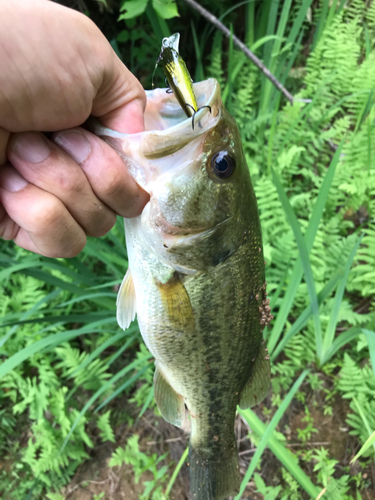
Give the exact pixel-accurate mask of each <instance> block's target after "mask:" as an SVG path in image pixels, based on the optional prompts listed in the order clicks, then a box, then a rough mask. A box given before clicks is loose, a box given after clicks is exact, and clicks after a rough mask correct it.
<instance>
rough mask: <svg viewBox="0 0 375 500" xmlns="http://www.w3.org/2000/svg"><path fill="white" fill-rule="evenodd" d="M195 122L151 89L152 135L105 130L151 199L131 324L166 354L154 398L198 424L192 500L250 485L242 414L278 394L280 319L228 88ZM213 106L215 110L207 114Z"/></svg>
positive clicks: (130, 285)
mask: <svg viewBox="0 0 375 500" xmlns="http://www.w3.org/2000/svg"><path fill="white" fill-rule="evenodd" d="M194 92H195V95H196V97H197V103H198V107H202V109H201V110H199V111H198V112H197V113H196V116H195V123H196V126H195V128H194V129H193V128H192V119H191V118H186V116H185V114H184V111H183V109H182V108H181V106H180V105H179V104H178V102H177V100H176V98H175V96H174V95H173V94H168V93H166V89H156V90H154V91H151V92H147V107H146V112H145V124H146V130H145V132H142V133H138V134H132V135H125V134H120V133H117V132H114V131H111V130H109V129H105V128H101V129H97V130H96V133H97V134H98V135H100V136H102V137H103V138H104V139H105V140H106V141H107V142H108V143H109V144H111V145H112V146H113V147H114V148H115V149H116V150H117V151H118V152H119V154H120V155H121V157H122V158H123V160H124V162H125V164H126V166H127V168H128V169H129V171H130V173H131V174H132V175H133V177H134V179H135V180H136V181H137V182H138V183H139V184H140V186H142V188H143V189H145V190H146V191H147V192H148V193H149V194H150V201H149V203H148V204H147V205H146V207H145V208H144V210H143V212H142V214H141V215H140V216H139V217H137V218H134V219H128V220H125V232H126V244H127V249H128V257H129V269H128V271H127V273H126V276H125V278H124V281H123V283H122V285H121V288H120V290H119V294H118V301H117V308H118V309H117V318H118V322H119V324H120V326H121V327H122V328H127V327H128V326H129V324H130V322H131V321H132V320H133V319H134V317H135V314H137V316H138V323H139V328H140V331H141V333H142V336H143V339H144V341H145V343H146V345H147V347H148V349H149V350H150V351H151V353H152V354H153V356H154V357H155V366H156V369H155V377H154V384H155V400H156V402H157V405H158V407H159V409H160V412H161V414H162V415H163V417H164V418H165V419H166V420H167V421H168V422H170V423H172V424H174V425H177V426H181V425H182V424H183V421H184V418H185V406H186V407H187V408H188V410H189V414H190V418H191V437H190V452H189V464H190V478H191V491H192V495H193V498H195V499H197V500H217V499H221V498H225V497H226V496H229V495H234V494H235V493H236V492H237V491H238V488H239V481H240V477H239V466H238V451H237V446H236V442H235V436H234V420H235V415H236V407H237V405H238V404H239V405H240V406H241V408H248V407H250V406H252V405H254V404H256V403H258V402H260V401H261V400H262V399H263V397H264V396H265V395H266V393H267V391H268V387H269V379H270V366H269V357H268V355H267V352H266V349H265V347H264V344H263V340H262V331H263V329H264V327H265V325H266V324H267V323H268V322H269V321H270V319H271V313H270V307H269V300H268V299H267V294H266V282H265V273H264V257H263V250H262V238H261V229H260V223H259V216H258V209H257V202H256V198H255V194H254V190H253V187H252V184H251V180H250V175H249V170H248V167H247V165H246V161H245V158H244V154H243V151H242V145H241V139H240V134H239V131H238V128H237V125H236V123H235V121H234V119H233V118H232V117H231V116H230V115H229V113H228V112H227V110H226V109H225V107H224V106H223V103H222V100H221V97H220V88H219V84H218V82H217V81H216V80H214V79H208V80H205V81H203V82H199V83H195V84H194ZM203 106H209V108H208V107H205V108H203Z"/></svg>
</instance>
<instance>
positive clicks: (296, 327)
mask: <svg viewBox="0 0 375 500" xmlns="http://www.w3.org/2000/svg"><path fill="white" fill-rule="evenodd" d="M342 275H343V272H342V271H341V270H340V271H338V272H337V273H335V274H334V275H333V276H332V278H331V279H330V280H329V282H328V283H327V284H326V285H325V286H324V288H323V289H322V290H321V291H320V292H319V293H318V304H319V305H320V304H323V302H324V301H325V299H326V298H327V297H329V295H330V293H331V292H332V290H333V289H334V288H335V286H336V285H337V283H338V282H339V280H340V278H341V277H342ZM311 315H312V309H311V305H309V306H307V307H306V308H305V309H304V310H303V312H302V313H301V314H300V315H299V316H298V318H297V319H296V321H295V322H294V323H293V325H292V326H291V327H290V329H289V330H288V332H287V333H286V334H285V336H284V337H283V339H282V340H281V341H280V342H279V343H278V344H277V347H276V349H275V350H274V352H273V353H272V355H271V361H274V360H275V359H276V357H277V356H278V355H279V354H280V353H281V351H282V350H283V349H284V347H285V346H286V345H287V343H288V342H289V341H290V340H291V339H292V338H293V337H294V335H295V334H296V333H298V332H299V331H300V330H301V329H302V328H303V327H304V326H305V325H306V324H307V322H308V320H309V319H310V318H311Z"/></svg>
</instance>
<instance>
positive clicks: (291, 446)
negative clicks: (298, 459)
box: [285, 441, 330, 448]
mask: <svg viewBox="0 0 375 500" xmlns="http://www.w3.org/2000/svg"><path fill="white" fill-rule="evenodd" d="M327 444H330V441H317V442H315V443H290V444H289V443H288V444H286V445H285V446H286V447H287V448H293V447H295V446H320V445H327Z"/></svg>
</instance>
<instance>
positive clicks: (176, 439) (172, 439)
mask: <svg viewBox="0 0 375 500" xmlns="http://www.w3.org/2000/svg"><path fill="white" fill-rule="evenodd" d="M175 441H182V437H178V438H170V439H165V440H164V441H163V443H174V442H175ZM158 443H159V441H148V442H147V443H146V444H147V445H149V446H151V445H153V444H158Z"/></svg>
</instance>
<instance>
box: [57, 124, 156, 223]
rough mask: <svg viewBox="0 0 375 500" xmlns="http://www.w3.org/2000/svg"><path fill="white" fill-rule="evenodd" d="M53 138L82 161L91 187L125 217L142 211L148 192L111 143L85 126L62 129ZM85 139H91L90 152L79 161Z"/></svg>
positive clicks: (101, 198) (89, 140) (133, 215)
mask: <svg viewBox="0 0 375 500" xmlns="http://www.w3.org/2000/svg"><path fill="white" fill-rule="evenodd" d="M53 140H54V141H55V142H56V143H57V144H58V145H59V146H60V147H61V148H62V149H64V151H66V152H67V153H68V154H70V155H71V156H72V157H73V158H74V159H75V160H76V162H77V163H80V165H81V168H82V170H83V172H84V173H85V175H86V176H87V179H88V180H89V183H90V185H91V188H92V190H93V191H94V193H95V194H96V196H97V197H98V198H99V199H100V200H102V201H103V202H104V203H105V204H106V205H107V206H109V207H110V208H111V209H112V210H114V211H115V212H116V213H117V214H118V215H121V216H122V217H136V216H138V215H140V214H141V212H142V210H143V207H144V206H145V205H146V203H147V202H148V200H149V195H148V194H147V193H146V192H145V191H144V190H143V189H142V188H141V187H140V186H139V185H138V184H137V183H136V182H135V180H134V179H133V177H132V176H131V175H130V174H129V171H128V169H127V168H126V165H125V163H124V161H123V160H122V159H121V157H120V156H119V155H118V154H117V153H116V151H114V150H113V149H112V148H111V147H110V146H109V145H108V144H106V143H105V142H104V141H102V140H101V139H99V138H98V137H96V136H95V135H94V134H91V133H90V132H87V131H86V130H83V129H72V130H68V131H63V132H59V133H58V134H56V135H55V136H54V139H53ZM85 141H88V142H89V144H90V147H91V153H90V155H89V156H88V157H87V158H86V159H85V160H84V161H80V160H81V158H82V155H81V150H82V148H83V144H84V142H85Z"/></svg>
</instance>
